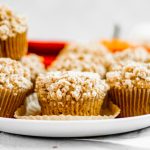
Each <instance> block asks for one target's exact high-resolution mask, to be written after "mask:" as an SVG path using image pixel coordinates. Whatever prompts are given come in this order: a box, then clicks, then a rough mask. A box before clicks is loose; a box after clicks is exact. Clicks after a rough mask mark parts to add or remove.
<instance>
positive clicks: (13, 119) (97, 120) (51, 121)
mask: <svg viewBox="0 0 150 150" xmlns="http://www.w3.org/2000/svg"><path fill="white" fill-rule="evenodd" d="M141 118H149V119H150V114H146V115H141V116H133V117H125V118H115V119H96V120H94V119H93V120H92V119H87V120H30V119H15V118H4V117H0V122H1V121H12V122H32V123H37V122H38V123H60V124H61V123H68V122H69V123H81V122H84V123H87V122H88V123H97V122H112V121H113V122H118V121H119V122H120V121H127V120H128V121H130V120H132V121H133V120H138V119H141Z"/></svg>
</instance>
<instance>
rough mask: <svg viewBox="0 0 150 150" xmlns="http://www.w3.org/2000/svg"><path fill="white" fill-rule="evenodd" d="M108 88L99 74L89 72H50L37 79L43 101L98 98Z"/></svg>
mask: <svg viewBox="0 0 150 150" xmlns="http://www.w3.org/2000/svg"><path fill="white" fill-rule="evenodd" d="M108 89H109V86H108V84H106V83H105V81H104V80H101V79H100V77H99V75H98V74H96V73H89V72H88V73H87V72H84V73H83V72H74V71H68V72H59V71H57V72H49V73H47V74H46V75H42V74H41V75H40V76H38V78H37V80H36V92H37V93H38V96H39V97H40V98H41V99H42V100H43V101H47V99H49V100H56V101H61V100H64V99H65V100H75V101H78V100H85V99H91V100H92V99H93V100H95V99H97V100H98V99H103V98H104V97H105V95H106V92H107V90H108Z"/></svg>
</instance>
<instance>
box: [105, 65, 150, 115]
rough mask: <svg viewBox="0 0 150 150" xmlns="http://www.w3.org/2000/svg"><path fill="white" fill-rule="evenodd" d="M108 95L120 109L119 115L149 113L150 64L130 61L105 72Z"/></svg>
mask: <svg viewBox="0 0 150 150" xmlns="http://www.w3.org/2000/svg"><path fill="white" fill-rule="evenodd" d="M106 80H107V82H108V84H109V85H110V91H109V96H110V98H111V100H112V101H113V102H114V104H116V105H118V106H119V108H120V109H121V113H120V117H130V116H138V115H144V114H149V113H150V64H145V63H138V62H132V63H131V62H130V63H128V64H124V65H123V66H122V67H121V68H120V69H118V70H117V71H111V72H108V73H107V74H106Z"/></svg>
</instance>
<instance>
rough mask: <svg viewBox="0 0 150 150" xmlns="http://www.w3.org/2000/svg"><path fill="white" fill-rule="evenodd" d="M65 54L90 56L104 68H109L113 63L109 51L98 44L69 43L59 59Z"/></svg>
mask: <svg viewBox="0 0 150 150" xmlns="http://www.w3.org/2000/svg"><path fill="white" fill-rule="evenodd" d="M66 53H73V54H81V55H86V54H90V55H92V56H93V57H94V58H98V59H99V61H100V62H101V63H102V64H103V65H104V66H105V67H109V66H110V65H111V64H112V63H114V58H113V56H112V54H111V53H110V51H109V50H108V49H107V48H106V47H105V46H104V45H102V44H100V43H86V44H79V43H70V44H69V45H67V46H66V47H65V48H64V49H63V50H62V52H61V53H60V57H61V55H62V54H66Z"/></svg>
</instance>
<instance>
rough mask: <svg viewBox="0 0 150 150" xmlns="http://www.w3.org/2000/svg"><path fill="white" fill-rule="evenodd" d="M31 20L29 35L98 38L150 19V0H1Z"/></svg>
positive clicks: (60, 37)
mask: <svg viewBox="0 0 150 150" xmlns="http://www.w3.org/2000/svg"><path fill="white" fill-rule="evenodd" d="M0 3H1V4H8V5H9V6H10V7H11V8H12V9H14V10H15V11H16V12H19V13H23V14H24V15H26V16H27V17H28V20H29V27H30V30H29V38H30V39H35V38H36V39H52V40H59V39H61V40H66V39H67V40H78V41H85V40H91V39H92V40H95V39H99V38H108V37H111V35H112V30H113V25H114V24H115V23H119V24H120V25H121V27H122V37H126V36H127V34H128V32H129V31H130V30H131V29H132V28H133V27H134V26H135V25H136V24H139V23H141V22H148V21H149V22H150V0H0Z"/></svg>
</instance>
